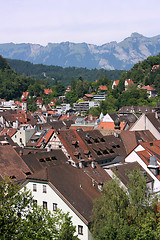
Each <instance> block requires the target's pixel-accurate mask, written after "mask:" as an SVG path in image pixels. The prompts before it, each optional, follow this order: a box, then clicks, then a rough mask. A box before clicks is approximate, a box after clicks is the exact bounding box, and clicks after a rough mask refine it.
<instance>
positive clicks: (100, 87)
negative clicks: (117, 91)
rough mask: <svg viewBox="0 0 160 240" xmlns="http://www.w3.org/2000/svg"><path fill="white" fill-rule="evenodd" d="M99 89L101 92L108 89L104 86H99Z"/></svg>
mask: <svg viewBox="0 0 160 240" xmlns="http://www.w3.org/2000/svg"><path fill="white" fill-rule="evenodd" d="M99 89H100V90H103V91H106V90H108V88H107V86H106V85H100V86H99Z"/></svg>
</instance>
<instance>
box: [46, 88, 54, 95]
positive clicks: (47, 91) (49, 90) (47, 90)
mask: <svg viewBox="0 0 160 240" xmlns="http://www.w3.org/2000/svg"><path fill="white" fill-rule="evenodd" d="M44 93H45V94H46V95H48V94H50V93H52V89H49V88H48V89H44Z"/></svg>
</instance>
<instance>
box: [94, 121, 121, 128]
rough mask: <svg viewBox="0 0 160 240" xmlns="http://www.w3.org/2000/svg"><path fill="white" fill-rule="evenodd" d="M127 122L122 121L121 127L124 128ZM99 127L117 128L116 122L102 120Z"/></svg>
mask: <svg viewBox="0 0 160 240" xmlns="http://www.w3.org/2000/svg"><path fill="white" fill-rule="evenodd" d="M125 125H126V122H123V121H122V122H120V129H122V130H123V129H124V127H125ZM97 129H115V124H114V122H100V124H99V125H98V127H97Z"/></svg>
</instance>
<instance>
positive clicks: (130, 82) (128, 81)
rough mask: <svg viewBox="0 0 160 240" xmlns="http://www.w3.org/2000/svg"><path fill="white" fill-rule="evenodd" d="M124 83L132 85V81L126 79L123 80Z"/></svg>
mask: <svg viewBox="0 0 160 240" xmlns="http://www.w3.org/2000/svg"><path fill="white" fill-rule="evenodd" d="M125 83H127V84H134V82H133V81H132V79H126V80H125Z"/></svg>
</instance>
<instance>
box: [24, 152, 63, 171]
mask: <svg viewBox="0 0 160 240" xmlns="http://www.w3.org/2000/svg"><path fill="white" fill-rule="evenodd" d="M25 152H26V151H25V150H24V153H23V155H22V158H23V160H24V162H25V163H26V164H27V166H28V167H29V168H30V170H31V171H32V172H34V173H35V172H38V171H40V170H41V169H43V168H45V167H54V166H56V165H60V164H64V163H65V162H67V157H66V156H65V155H64V153H63V152H62V150H59V149H58V150H52V151H49V152H46V151H44V150H43V151H39V150H36V149H31V150H29V149H28V154H25Z"/></svg>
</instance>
